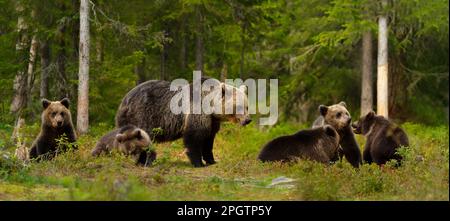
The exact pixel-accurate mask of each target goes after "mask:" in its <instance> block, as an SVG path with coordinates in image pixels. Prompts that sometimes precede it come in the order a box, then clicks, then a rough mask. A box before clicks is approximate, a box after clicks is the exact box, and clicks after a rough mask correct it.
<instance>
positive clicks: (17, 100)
mask: <svg viewBox="0 0 450 221" xmlns="http://www.w3.org/2000/svg"><path fill="white" fill-rule="evenodd" d="M16 11H17V13H18V15H19V17H18V18H17V33H18V39H17V43H16V52H17V55H18V56H17V57H18V61H17V63H18V64H20V63H23V64H24V62H25V58H26V49H27V45H28V35H27V33H26V32H27V28H28V27H27V24H26V23H25V20H24V18H23V15H22V14H23V11H24V8H23V6H22V5H21V4H20V2H17V5H16ZM27 80H28V79H27V72H26V71H25V66H24V67H23V68H19V69H18V71H17V74H16V76H15V78H14V84H13V90H14V94H13V98H12V102H11V107H10V111H11V112H12V113H13V114H16V115H20V112H21V110H22V109H23V108H25V105H26V103H27V102H26V93H27ZM18 117H20V116H18Z"/></svg>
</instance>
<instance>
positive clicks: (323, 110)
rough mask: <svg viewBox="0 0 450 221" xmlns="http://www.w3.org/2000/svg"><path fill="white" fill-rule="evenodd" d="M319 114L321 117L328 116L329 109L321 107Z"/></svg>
mask: <svg viewBox="0 0 450 221" xmlns="http://www.w3.org/2000/svg"><path fill="white" fill-rule="evenodd" d="M319 112H320V115H322V116H325V115H327V112H328V107H327V106H325V105H323V104H321V105H319Z"/></svg>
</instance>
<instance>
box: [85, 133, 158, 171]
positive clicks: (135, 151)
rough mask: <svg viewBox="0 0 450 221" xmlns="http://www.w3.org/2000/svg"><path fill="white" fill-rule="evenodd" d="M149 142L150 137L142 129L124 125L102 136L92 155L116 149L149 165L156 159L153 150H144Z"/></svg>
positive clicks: (140, 162)
mask: <svg viewBox="0 0 450 221" xmlns="http://www.w3.org/2000/svg"><path fill="white" fill-rule="evenodd" d="M150 144H151V141H150V137H149V136H148V134H147V133H146V132H145V131H144V130H142V129H140V128H138V127H136V126H134V125H126V126H123V127H121V128H119V129H115V130H113V131H111V132H109V133H108V134H106V135H105V136H103V137H102V138H101V139H100V140H99V141H98V142H97V145H96V146H95V148H94V150H93V151H92V156H95V157H97V156H99V155H100V154H102V153H110V152H112V151H118V152H120V153H123V154H125V155H129V156H133V157H134V158H136V164H139V165H143V166H149V165H151V163H152V162H153V161H154V160H155V159H156V152H155V151H154V150H150V151H149V152H147V151H146V150H145V148H146V147H148V146H149V145H150Z"/></svg>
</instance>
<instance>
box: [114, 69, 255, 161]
mask: <svg viewBox="0 0 450 221" xmlns="http://www.w3.org/2000/svg"><path fill="white" fill-rule="evenodd" d="M206 80H209V81H208V82H210V83H211V82H213V84H214V86H215V87H218V88H219V87H220V88H221V92H222V93H218V94H217V96H218V97H217V99H218V101H219V102H220V103H221V104H222V108H223V107H225V106H229V105H231V106H232V107H233V110H238V109H240V110H243V112H242V113H238V112H236V111H233V113H231V114H226V112H225V111H223V109H222V110H219V111H214V112H212V113H205V112H204V111H202V112H201V113H193V112H190V113H186V112H182V113H173V112H172V111H171V108H170V103H171V100H172V98H173V97H174V96H176V95H178V94H179V93H180V90H182V89H179V90H175V91H174V90H171V89H170V86H171V83H170V82H167V81H158V80H151V81H147V82H144V83H142V84H140V85H138V86H136V87H135V88H133V89H132V90H131V91H130V92H128V94H127V95H125V97H124V98H123V100H122V103H121V104H120V106H119V109H118V111H117V115H116V126H117V127H122V126H125V125H128V124H132V125H135V126H137V127H139V128H142V129H143V130H145V131H146V132H147V133H148V134H149V135H150V137H151V138H152V139H153V140H155V141H156V142H164V141H173V140H177V139H179V138H183V141H184V145H185V147H186V149H187V152H186V154H187V156H188V157H189V160H190V161H191V163H192V164H193V165H194V166H195V167H201V166H205V164H204V163H203V161H202V159H203V160H204V161H205V162H206V164H207V165H210V164H214V163H215V160H214V156H213V152H212V149H213V145H214V138H215V136H216V133H217V132H218V131H219V128H220V122H221V121H232V122H239V123H240V124H241V125H246V124H248V123H250V121H251V119H250V115H249V114H248V101H247V95H246V93H245V89H244V88H245V87H242V88H241V87H240V88H236V87H234V86H231V85H228V84H225V83H222V82H220V81H218V80H215V79H209V78H202V79H201V82H202V83H203V82H205V81H206ZM192 86H193V84H192V83H191V84H187V85H185V86H184V87H189V88H187V90H188V92H189V93H190V94H191V95H192V96H189V99H190V100H189V101H190V102H189V104H190V106H189V109H190V110H192V109H193V105H195V104H194V103H195V102H193V100H192V99H193V97H194V96H193V94H194V90H196V89H194V88H193V87H192ZM213 91H214V90H213ZM211 93H212V92H202V93H201V98H205V97H207V96H211V95H214V94H211ZM225 94H228V96H225ZM229 94H231V95H233V96H231V97H230V96H229ZM238 99H239V100H243V102H236V101H237V100H238ZM156 128H158V130H154V129H156Z"/></svg>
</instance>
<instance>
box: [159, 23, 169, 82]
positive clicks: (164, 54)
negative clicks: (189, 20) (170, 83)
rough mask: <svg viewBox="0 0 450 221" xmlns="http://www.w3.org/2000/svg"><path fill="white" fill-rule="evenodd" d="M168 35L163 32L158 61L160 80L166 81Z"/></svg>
mask: <svg viewBox="0 0 450 221" xmlns="http://www.w3.org/2000/svg"><path fill="white" fill-rule="evenodd" d="M167 36H168V34H167V30H164V40H163V45H162V49H161V54H160V56H161V61H160V79H161V80H166V61H167V43H166V40H165V39H166V38H167Z"/></svg>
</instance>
